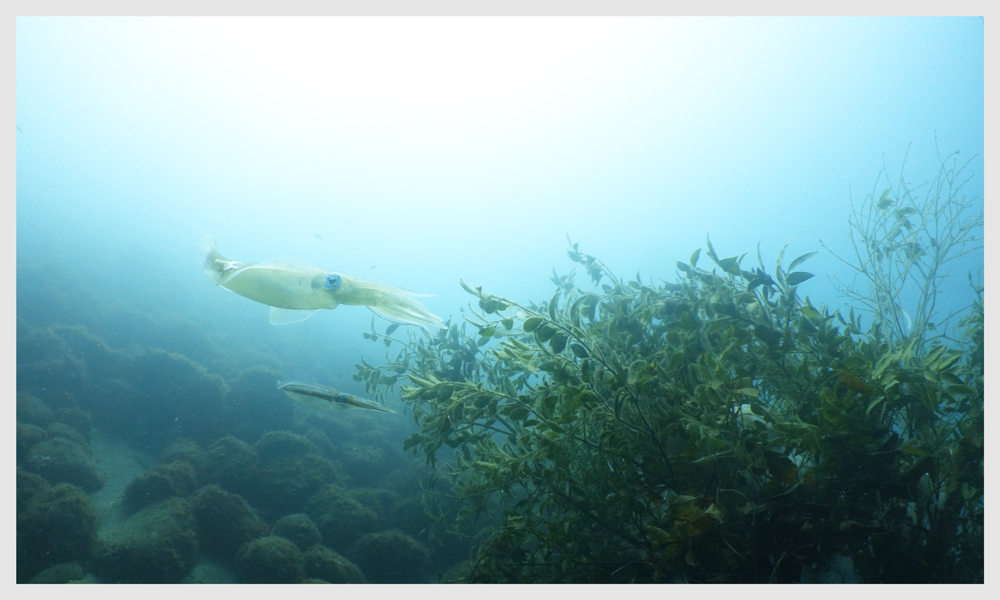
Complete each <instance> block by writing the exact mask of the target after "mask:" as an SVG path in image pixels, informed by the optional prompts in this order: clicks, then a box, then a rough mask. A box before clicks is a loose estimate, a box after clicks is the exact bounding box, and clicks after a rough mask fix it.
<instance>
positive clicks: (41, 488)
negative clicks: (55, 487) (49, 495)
mask: <svg viewBox="0 0 1000 600" xmlns="http://www.w3.org/2000/svg"><path fill="white" fill-rule="evenodd" d="M51 487H52V485H51V484H49V482H48V481H45V478H44V477H42V476H41V475H36V474H34V473H29V472H28V471H25V470H24V469H22V468H21V467H18V468H17V514H18V515H20V514H21V513H22V512H24V511H25V510H27V509H28V506H29V505H30V504H31V503H32V502H33V501H34V500H35V498H37V497H38V496H40V495H41V494H44V493H45V492H47V491H49V489H50V488H51Z"/></svg>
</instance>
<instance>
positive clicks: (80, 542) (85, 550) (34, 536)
mask: <svg viewBox="0 0 1000 600" xmlns="http://www.w3.org/2000/svg"><path fill="white" fill-rule="evenodd" d="M25 481H26V482H28V481H33V482H34V483H35V484H36V485H38V484H39V482H37V480H32V479H31V478H25ZM18 483H19V484H20V483H21V478H19V481H18ZM96 539H97V515H96V514H95V513H94V510H93V509H92V508H91V506H90V503H89V502H88V501H87V497H86V496H85V495H84V494H83V491H82V490H81V489H80V488H78V487H76V486H73V485H69V484H67V483H60V484H58V485H55V486H52V487H51V488H48V489H47V490H45V491H40V490H38V489H36V490H35V494H34V496H33V497H32V498H31V500H30V502H28V503H27V508H26V510H25V511H24V512H23V513H21V514H19V515H18V518H17V571H18V581H24V580H27V579H30V578H31V577H32V576H34V575H36V574H37V572H38V571H40V570H42V569H44V568H46V567H49V566H51V565H54V564H58V563H61V562H69V561H81V560H85V559H86V558H88V557H89V555H90V552H91V549H92V547H93V545H94V542H95V540H96Z"/></svg>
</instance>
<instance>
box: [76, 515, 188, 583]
mask: <svg viewBox="0 0 1000 600" xmlns="http://www.w3.org/2000/svg"><path fill="white" fill-rule="evenodd" d="M196 540H197V534H196V533H195V518H194V515H193V514H192V511H191V506H190V505H189V504H188V502H187V501H186V500H182V499H181V498H168V499H167V500H164V501H162V502H157V503H156V504H152V505H150V506H147V507H146V508H144V509H142V510H141V511H139V512H137V513H136V514H134V515H132V516H131V517H129V518H128V519H127V520H126V521H125V522H124V523H123V524H122V525H120V526H118V527H116V528H115V529H113V530H111V531H108V532H106V533H104V532H102V538H101V540H100V541H99V542H98V544H97V549H96V551H95V559H94V561H93V568H94V572H95V573H96V574H98V575H99V576H100V577H101V578H102V579H104V580H105V581H107V582H109V583H111V582H115V583H175V582H178V581H180V580H181V579H183V578H184V576H185V575H186V574H187V573H188V571H190V570H191V568H192V567H193V566H194V563H195V558H196V556H195V543H196Z"/></svg>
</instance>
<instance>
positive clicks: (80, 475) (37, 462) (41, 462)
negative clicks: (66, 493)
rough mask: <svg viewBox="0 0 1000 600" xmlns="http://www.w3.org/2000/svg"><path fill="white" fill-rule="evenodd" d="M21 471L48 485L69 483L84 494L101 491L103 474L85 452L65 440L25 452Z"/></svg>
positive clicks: (43, 443) (37, 446)
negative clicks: (25, 456)
mask: <svg viewBox="0 0 1000 600" xmlns="http://www.w3.org/2000/svg"><path fill="white" fill-rule="evenodd" d="M24 467H25V468H26V469H27V470H29V471H31V472H33V473H38V474H39V475H41V476H42V477H44V478H45V479H47V480H48V481H49V482H50V483H71V484H73V485H77V486H80V487H81V488H83V490H84V491H86V492H96V491H97V490H99V489H101V488H102V487H104V474H103V473H102V472H101V471H100V470H98V468H97V467H96V466H95V465H94V464H93V463H92V462H91V461H90V456H89V452H88V451H87V449H86V448H85V447H84V446H82V445H80V444H78V443H76V442H73V441H70V440H67V439H64V438H58V437H57V438H52V439H48V440H45V441H44V442H39V443H38V444H36V445H35V446H34V447H33V448H31V450H29V451H28V456H27V458H26V459H25V461H24Z"/></svg>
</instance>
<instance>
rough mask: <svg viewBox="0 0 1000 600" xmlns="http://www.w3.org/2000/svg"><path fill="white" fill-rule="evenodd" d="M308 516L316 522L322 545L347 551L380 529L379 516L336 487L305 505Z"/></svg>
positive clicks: (320, 493)
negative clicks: (362, 537)
mask: <svg viewBox="0 0 1000 600" xmlns="http://www.w3.org/2000/svg"><path fill="white" fill-rule="evenodd" d="M306 514H308V515H309V518H311V519H312V520H313V523H316V527H317V528H318V529H319V532H320V535H322V536H323V543H324V544H325V545H326V546H329V547H330V548H333V549H335V550H341V551H345V550H347V549H348V548H350V547H351V544H353V543H354V542H355V541H356V540H357V539H358V538H359V537H361V536H362V535H364V534H366V533H369V532H371V531H373V530H375V528H376V527H377V524H378V515H377V514H375V511H373V510H371V509H370V508H368V507H366V506H362V505H361V503H360V502H358V501H357V500H355V499H353V498H350V497H348V496H347V495H346V493H345V492H344V491H343V490H342V489H341V488H338V487H336V486H332V485H329V486H326V487H325V488H324V489H322V490H321V491H319V492H318V493H316V494H314V495H313V496H312V497H311V498H309V501H308V502H306Z"/></svg>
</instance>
